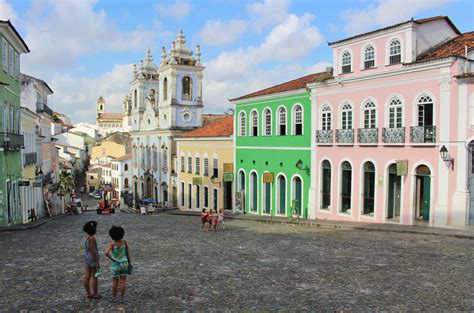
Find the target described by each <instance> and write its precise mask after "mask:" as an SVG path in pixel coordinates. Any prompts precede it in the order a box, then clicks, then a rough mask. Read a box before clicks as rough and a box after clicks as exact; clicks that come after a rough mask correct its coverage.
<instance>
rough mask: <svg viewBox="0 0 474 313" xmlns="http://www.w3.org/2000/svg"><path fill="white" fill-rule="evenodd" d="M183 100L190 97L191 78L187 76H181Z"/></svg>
mask: <svg viewBox="0 0 474 313" xmlns="http://www.w3.org/2000/svg"><path fill="white" fill-rule="evenodd" d="M182 99H183V100H188V101H189V100H191V99H192V80H191V78H190V77H189V76H185V77H183V94H182Z"/></svg>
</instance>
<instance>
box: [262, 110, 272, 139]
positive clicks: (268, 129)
mask: <svg viewBox="0 0 474 313" xmlns="http://www.w3.org/2000/svg"><path fill="white" fill-rule="evenodd" d="M268 117H270V121H268V120H267V118H268ZM262 135H263V136H271V135H272V110H271V109H270V108H265V109H263V113H262Z"/></svg>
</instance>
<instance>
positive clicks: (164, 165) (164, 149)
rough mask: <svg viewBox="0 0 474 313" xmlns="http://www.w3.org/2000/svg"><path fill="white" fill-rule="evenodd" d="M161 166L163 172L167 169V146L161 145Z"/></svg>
mask: <svg viewBox="0 0 474 313" xmlns="http://www.w3.org/2000/svg"><path fill="white" fill-rule="evenodd" d="M161 161H162V163H161V168H162V170H163V171H164V172H166V171H167V170H168V147H166V146H165V145H163V146H162V147H161Z"/></svg>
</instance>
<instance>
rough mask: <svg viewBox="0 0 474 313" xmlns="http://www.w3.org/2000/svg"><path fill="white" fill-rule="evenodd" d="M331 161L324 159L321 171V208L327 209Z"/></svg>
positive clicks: (328, 205) (329, 196) (328, 204)
mask: <svg viewBox="0 0 474 313" xmlns="http://www.w3.org/2000/svg"><path fill="white" fill-rule="evenodd" d="M331 175H332V174H331V163H329V161H328V160H324V161H323V163H322V173H321V209H324V210H328V209H329V207H330V206H331Z"/></svg>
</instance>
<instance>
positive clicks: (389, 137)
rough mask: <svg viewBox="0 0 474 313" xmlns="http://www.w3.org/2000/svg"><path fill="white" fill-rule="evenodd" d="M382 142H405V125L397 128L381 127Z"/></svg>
mask: <svg viewBox="0 0 474 313" xmlns="http://www.w3.org/2000/svg"><path fill="white" fill-rule="evenodd" d="M382 137H383V142H384V143H396V144H404V143H405V127H399V128H387V127H384V128H383V132H382Z"/></svg>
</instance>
